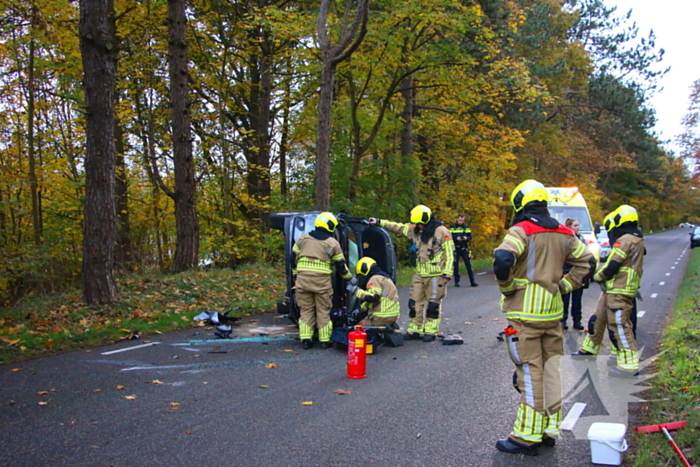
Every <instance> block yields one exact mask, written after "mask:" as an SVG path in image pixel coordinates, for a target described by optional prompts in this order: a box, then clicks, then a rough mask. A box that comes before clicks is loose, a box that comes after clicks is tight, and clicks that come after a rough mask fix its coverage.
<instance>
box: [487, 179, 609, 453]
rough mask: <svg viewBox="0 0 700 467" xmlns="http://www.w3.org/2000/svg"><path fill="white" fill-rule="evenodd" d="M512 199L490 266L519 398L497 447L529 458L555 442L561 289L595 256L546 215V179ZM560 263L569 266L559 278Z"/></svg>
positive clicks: (579, 277)
mask: <svg viewBox="0 0 700 467" xmlns="http://www.w3.org/2000/svg"><path fill="white" fill-rule="evenodd" d="M510 200H511V203H512V205H513V208H514V209H515V217H514V220H513V226H512V227H511V228H510V229H509V230H508V233H507V234H506V236H505V238H504V239H503V242H502V243H501V244H500V245H499V246H498V247H497V248H496V250H495V251H494V263H493V264H494V272H495V273H496V279H497V281H498V285H499V288H500V290H501V293H502V294H503V297H502V301H501V302H502V310H503V312H504V313H505V314H506V318H507V320H508V327H507V328H506V333H505V334H506V341H507V343H508V352H509V354H510V358H511V360H512V361H513V363H515V366H516V388H517V389H518V390H519V391H520V393H521V399H520V405H519V406H518V412H517V415H516V420H515V423H514V425H513V431H512V432H511V433H510V436H509V437H508V438H506V439H502V440H499V441H498V442H497V443H496V448H497V449H498V450H499V451H503V452H508V453H522V454H525V455H529V456H534V455H537V454H538V446H540V445H545V446H554V444H555V438H554V437H555V436H556V435H558V433H559V425H560V423H561V406H562V394H561V373H560V369H559V362H560V358H561V355H563V352H564V345H563V344H564V343H563V336H562V327H561V323H560V321H561V318H562V314H563V305H562V299H561V294H562V293H568V292H571V291H572V290H575V289H577V288H579V287H581V286H582V285H583V282H584V281H586V280H588V278H589V274H590V272H591V271H592V268H593V267H595V258H594V257H593V255H592V254H591V253H590V252H589V251H588V248H587V247H586V245H585V244H584V243H583V242H581V241H580V240H579V239H578V238H577V237H576V236H575V235H574V233H573V232H572V231H571V230H570V229H569V228H568V227H565V226H563V225H561V224H559V222H558V221H557V220H556V219H554V218H552V217H551V216H550V215H549V210H548V209H547V201H548V197H547V191H546V189H545V187H544V185H542V184H541V183H539V182H537V181H535V180H527V181H525V182H523V183H521V184H520V185H518V187H517V188H516V189H515V190H514V191H513V193H512V195H511V198H510ZM565 262H568V263H569V264H571V265H572V268H571V271H570V272H569V273H568V274H567V275H565V276H564V277H562V274H561V271H562V269H563V267H564V263H565Z"/></svg>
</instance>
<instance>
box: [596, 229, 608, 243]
mask: <svg viewBox="0 0 700 467" xmlns="http://www.w3.org/2000/svg"><path fill="white" fill-rule="evenodd" d="M598 240H601V241H602V240H608V231H607V230H601V231H600V233H599V234H598Z"/></svg>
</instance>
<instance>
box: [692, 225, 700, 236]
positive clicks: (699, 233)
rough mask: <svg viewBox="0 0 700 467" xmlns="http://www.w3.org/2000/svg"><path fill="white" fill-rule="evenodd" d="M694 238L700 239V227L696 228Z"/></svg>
mask: <svg viewBox="0 0 700 467" xmlns="http://www.w3.org/2000/svg"><path fill="white" fill-rule="evenodd" d="M693 236H695V237H700V227H698V228H696V229H695V230H693Z"/></svg>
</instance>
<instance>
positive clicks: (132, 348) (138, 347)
mask: <svg viewBox="0 0 700 467" xmlns="http://www.w3.org/2000/svg"><path fill="white" fill-rule="evenodd" d="M158 344H160V342H149V343H148V344H141V345H135V346H133V347H125V348H123V349H117V350H110V351H109V352H102V353H101V354H100V355H112V354H115V353H120V352H126V351H127V350H135V349H142V348H144V347H150V346H152V345H158Z"/></svg>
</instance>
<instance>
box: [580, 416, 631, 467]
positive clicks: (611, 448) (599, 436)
mask: <svg viewBox="0 0 700 467" xmlns="http://www.w3.org/2000/svg"><path fill="white" fill-rule="evenodd" d="M626 431H627V428H626V427H625V425H623V424H622V423H600V422H596V423H593V424H592V425H591V427H590V428H589V429H588V439H589V440H590V441H591V462H593V463H594V464H603V465H620V464H622V453H623V452H625V451H627V440H626V439H625V432H626Z"/></svg>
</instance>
